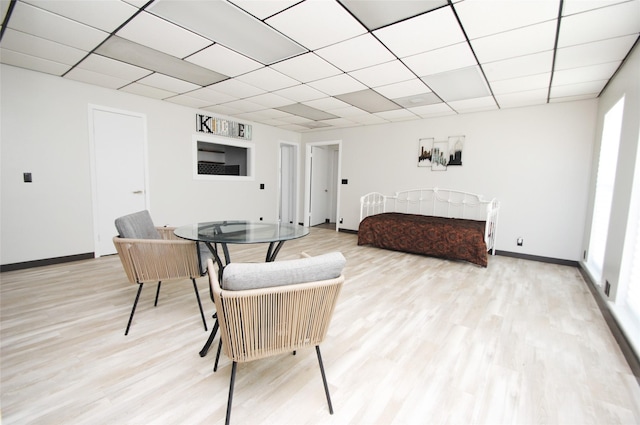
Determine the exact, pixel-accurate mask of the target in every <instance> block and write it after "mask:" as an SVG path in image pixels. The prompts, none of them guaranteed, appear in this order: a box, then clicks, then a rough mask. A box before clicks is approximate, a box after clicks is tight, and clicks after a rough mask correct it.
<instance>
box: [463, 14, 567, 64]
mask: <svg viewBox="0 0 640 425" xmlns="http://www.w3.org/2000/svg"><path fill="white" fill-rule="evenodd" d="M556 26H557V23H556V21H555V20H554V21H549V22H544V23H542V24H536V25H531V26H528V27H524V28H519V29H517V30H513V31H507V32H503V33H500V34H495V35H490V36H488V37H483V38H478V39H475V40H471V46H472V47H473V50H474V52H475V53H476V56H477V57H478V60H479V61H480V63H485V62H493V61H498V60H502V59H508V58H513V57H518V56H524V55H529V54H532V53H539V52H544V51H546V50H553V46H554V44H555V38H556Z"/></svg>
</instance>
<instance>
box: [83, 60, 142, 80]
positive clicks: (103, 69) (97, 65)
mask: <svg viewBox="0 0 640 425" xmlns="http://www.w3.org/2000/svg"><path fill="white" fill-rule="evenodd" d="M78 68H82V69H87V70H89V71H93V72H99V73H102V74H107V75H111V76H113V77H117V78H121V79H124V80H127V81H129V82H131V81H135V80H137V79H139V78H142V77H144V76H147V75H149V74H150V73H151V71H149V70H148V69H144V68H140V67H138V66H134V65H130V64H128V63H124V62H121V61H118V60H115V59H110V58H107V57H105V56H100V55H96V54H91V55H89V56H88V57H86V58H85V59H84V60H83V61H82V62H80V63H79V64H78Z"/></svg>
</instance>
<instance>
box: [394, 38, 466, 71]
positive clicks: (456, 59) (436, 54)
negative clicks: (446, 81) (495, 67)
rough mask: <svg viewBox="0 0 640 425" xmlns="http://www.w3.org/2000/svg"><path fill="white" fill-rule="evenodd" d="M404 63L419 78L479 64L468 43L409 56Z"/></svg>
mask: <svg viewBox="0 0 640 425" xmlns="http://www.w3.org/2000/svg"><path fill="white" fill-rule="evenodd" d="M402 61H403V62H404V63H405V65H407V66H408V67H409V69H411V70H412V71H413V72H414V73H415V74H416V75H419V76H422V75H430V74H438V73H440V72H445V71H452V70H454V69H459V68H466V67H468V66H473V65H476V64H477V62H476V58H475V56H473V52H472V51H471V48H470V47H469V44H468V43H466V42H465V43H458V44H454V45H453V46H447V47H443V48H441V49H436V50H431V51H429V52H425V53H420V54H417V55H413V56H409V57H406V58H404V59H402Z"/></svg>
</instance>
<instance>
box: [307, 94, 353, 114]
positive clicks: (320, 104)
mask: <svg viewBox="0 0 640 425" xmlns="http://www.w3.org/2000/svg"><path fill="white" fill-rule="evenodd" d="M304 104H305V105H307V106H311V107H312V108H316V109H321V110H323V111H333V110H334V109H338V108H345V107H347V106H349V104H348V103H344V102H343V101H341V100H338V99H336V98H335V97H323V98H321V99H315V100H309V101H306V102H304Z"/></svg>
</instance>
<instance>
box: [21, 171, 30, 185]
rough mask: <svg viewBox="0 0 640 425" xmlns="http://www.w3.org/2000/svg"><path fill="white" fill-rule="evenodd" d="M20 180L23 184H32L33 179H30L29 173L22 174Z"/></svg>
mask: <svg viewBox="0 0 640 425" xmlns="http://www.w3.org/2000/svg"><path fill="white" fill-rule="evenodd" d="M22 179H23V180H24V182H25V183H31V182H33V179H32V177H31V173H22Z"/></svg>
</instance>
